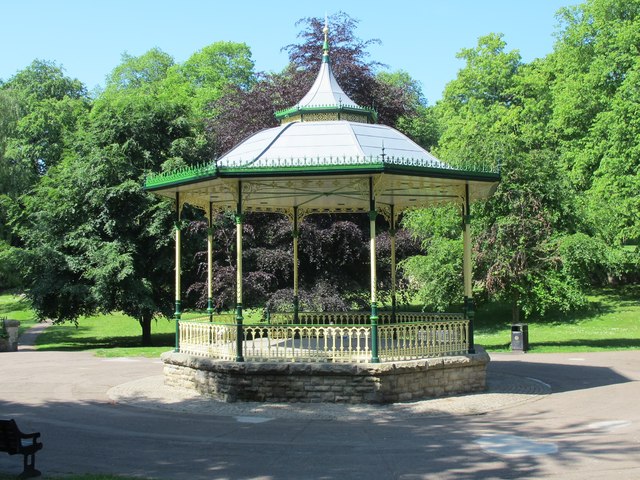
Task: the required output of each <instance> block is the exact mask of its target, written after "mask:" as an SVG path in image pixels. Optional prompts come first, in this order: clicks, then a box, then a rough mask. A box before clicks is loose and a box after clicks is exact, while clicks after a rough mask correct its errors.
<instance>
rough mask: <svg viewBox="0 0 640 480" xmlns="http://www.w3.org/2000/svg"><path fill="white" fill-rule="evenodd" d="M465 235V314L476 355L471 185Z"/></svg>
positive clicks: (465, 214) (465, 199) (472, 348)
mask: <svg viewBox="0 0 640 480" xmlns="http://www.w3.org/2000/svg"><path fill="white" fill-rule="evenodd" d="M463 227H464V230H463V233H462V239H463V243H464V257H463V269H462V270H463V280H464V314H465V317H466V318H467V319H468V320H469V353H475V345H474V339H473V320H474V317H475V311H474V308H473V290H472V287H471V280H472V264H471V210H470V207H469V185H468V184H467V185H466V186H465V196H464V207H463Z"/></svg>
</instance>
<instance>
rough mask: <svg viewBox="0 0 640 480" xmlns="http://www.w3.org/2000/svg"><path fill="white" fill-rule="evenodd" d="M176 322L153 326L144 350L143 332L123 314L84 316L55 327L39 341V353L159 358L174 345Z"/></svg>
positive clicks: (164, 322)
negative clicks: (88, 353) (79, 351)
mask: <svg viewBox="0 0 640 480" xmlns="http://www.w3.org/2000/svg"><path fill="white" fill-rule="evenodd" d="M175 331H176V327H175V323H174V322H173V321H169V320H166V319H159V320H155V321H154V322H153V323H152V324H151V343H152V345H153V346H151V347H141V346H140V339H141V336H142V329H141V328H140V324H139V323H138V321H137V320H135V319H134V318H131V317H129V316H127V315H123V314H121V313H114V314H111V315H96V316H92V317H82V318H80V319H79V320H78V326H77V327H76V326H75V325H74V324H72V323H66V324H60V325H52V326H51V327H49V328H47V329H46V330H45V331H44V332H43V333H42V334H41V335H40V336H39V337H38V340H37V348H38V350H67V351H70V350H94V351H95V354H96V355H97V356H100V357H132V356H140V357H159V356H160V354H161V353H163V352H166V351H167V350H170V349H171V348H172V347H173V346H174V345H175Z"/></svg>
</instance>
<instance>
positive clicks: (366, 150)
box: [145, 25, 500, 403]
mask: <svg viewBox="0 0 640 480" xmlns="http://www.w3.org/2000/svg"><path fill="white" fill-rule="evenodd" d="M324 33H325V41H324V45H323V56H322V64H321V67H320V71H319V73H318V76H317V78H316V80H315V83H314V84H313V86H312V87H311V90H310V91H309V92H308V93H307V94H306V95H305V96H304V97H303V98H302V99H301V100H300V101H299V102H298V103H297V104H296V105H295V106H293V107H291V108H289V109H286V110H283V111H279V112H277V113H276V118H277V119H279V120H280V126H278V127H275V128H270V129H266V130H263V131H260V132H258V133H256V134H255V135H253V136H251V137H249V138H248V139H246V140H245V141H243V142H242V143H240V144H239V145H237V146H236V147H234V148H233V149H232V150H230V151H229V152H227V153H226V154H225V155H223V156H222V157H221V158H218V159H217V160H215V161H212V162H211V163H209V164H205V165H199V166H195V167H188V168H183V169H180V170H177V171H172V172H165V173H161V174H158V175H154V176H151V177H149V178H148V179H147V181H146V184H145V188H146V189H147V190H148V191H151V192H154V193H156V194H158V195H161V196H163V197H168V198H170V199H172V200H174V201H175V204H176V231H175V235H176V237H175V244H176V260H175V261H176V279H175V283H176V285H175V293H176V297H175V305H176V313H175V318H176V348H175V351H174V352H169V353H167V354H165V355H163V361H164V362H165V382H166V383H167V384H170V385H178V386H182V387H188V388H193V389H196V390H198V391H200V392H201V393H203V394H206V395H211V396H213V397H215V398H219V399H222V400H226V401H236V400H254V401H307V402H309V401H325V402H334V401H337V402H351V403H359V402H367V403H381V402H393V401H402V400H414V399H419V398H425V397H430V396H438V395H445V394H452V393H461V392H469V391H477V390H481V389H483V388H484V386H485V375H486V365H487V363H488V361H489V359H488V356H487V355H486V353H484V351H482V350H481V349H479V348H478V349H476V347H475V346H474V341H473V317H474V312H473V301H472V290H471V271H472V263H471V262H472V258H471V237H470V221H471V215H470V204H471V203H472V202H473V201H476V200H481V199H486V198H488V197H489V196H490V195H492V194H493V192H494V191H495V189H496V187H497V185H498V182H499V179H500V176H499V173H498V172H497V171H495V170H493V169H491V168H482V167H479V166H478V165H479V164H480V162H469V164H468V165H462V166H460V165H457V166H456V167H453V166H451V165H448V164H446V163H444V162H442V161H440V160H438V159H437V158H436V157H434V156H433V155H431V154H430V153H429V152H427V151H426V150H424V149H423V148H421V147H420V146H419V145H417V144H416V143H414V142H413V141H411V140H410V139H409V138H407V137H406V136H404V135H403V134H401V133H400V132H398V131H397V130H394V129H393V128H390V127H388V126H385V125H379V124H377V123H376V120H377V115H376V112H375V111H374V110H372V109H369V108H364V107H361V106H359V105H357V104H356V103H355V102H353V101H352V100H351V99H350V98H349V97H348V96H347V95H346V94H345V92H344V91H343V90H342V89H341V87H340V85H339V84H338V83H337V81H336V79H335V77H334V75H333V73H332V70H331V63H330V55H329V43H328V39H327V33H328V28H327V26H326V25H325V29H324ZM442 203H455V204H457V205H459V206H460V211H461V221H462V222H463V225H464V230H463V242H464V258H463V282H464V299H463V305H464V307H463V311H462V312H460V313H446V314H445V313H422V312H418V313H416V312H413V313H409V312H402V311H399V310H398V308H397V305H396V301H395V297H396V268H395V266H396V260H395V232H396V228H397V222H398V218H399V216H400V215H401V213H402V212H403V211H405V210H407V209H413V208H427V207H429V206H433V205H437V204H442ZM185 204H190V205H192V206H195V207H197V208H199V209H201V210H202V211H204V213H205V215H206V217H207V219H208V222H209V230H208V272H207V276H208V297H209V302H208V312H207V315H205V316H203V317H202V318H195V319H189V320H188V321H186V320H184V319H182V318H181V317H182V307H181V282H180V271H181V252H180V250H181V246H180V245H181V222H180V219H181V212H182V208H183V206H184V205H185ZM218 211H233V212H235V219H236V225H237V230H236V235H237V246H236V249H237V260H236V262H237V265H236V270H237V280H236V281H237V286H236V290H237V291H236V309H235V313H234V314H214V311H213V308H212V278H213V272H212V256H213V253H212V252H213V248H214V245H213V230H212V228H213V227H212V223H213V222H212V219H213V214H214V212H218ZM247 212H266V213H277V214H283V215H286V216H287V217H288V218H289V219H290V221H291V224H292V232H293V258H294V262H293V293H294V300H293V308H292V311H291V312H289V313H272V314H271V315H270V316H268V318H265V319H263V321H260V322H252V323H248V322H246V321H245V319H244V318H243V307H242V305H243V291H242V230H243V220H244V214H245V213H247ZM322 213H362V214H366V215H368V216H369V220H370V252H371V253H370V255H371V256H370V267H371V268H370V271H371V275H370V276H371V279H370V280H371V282H370V293H371V308H370V311H367V312H304V311H300V309H299V305H298V232H299V225H300V223H301V222H302V220H303V219H304V218H305V217H306V216H308V215H310V214H322ZM378 215H382V216H383V217H384V218H385V219H386V220H387V221H388V223H389V225H390V235H391V306H390V310H389V311H379V310H378V292H377V283H378V282H377V275H376V217H377V216H378ZM476 350H478V351H476Z"/></svg>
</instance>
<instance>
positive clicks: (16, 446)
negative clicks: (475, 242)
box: [0, 420, 42, 478]
mask: <svg viewBox="0 0 640 480" xmlns="http://www.w3.org/2000/svg"><path fill="white" fill-rule="evenodd" d="M38 437H40V433H39V432H37V433H22V432H21V431H20V429H19V428H18V425H17V424H16V421H15V420H0V452H7V453H8V454H9V455H24V471H23V472H22V473H21V474H20V476H19V477H18V478H31V477H37V476H39V475H40V472H39V471H38V470H36V452H37V451H38V450H40V449H41V448H42V442H38ZM28 457H31V461H28Z"/></svg>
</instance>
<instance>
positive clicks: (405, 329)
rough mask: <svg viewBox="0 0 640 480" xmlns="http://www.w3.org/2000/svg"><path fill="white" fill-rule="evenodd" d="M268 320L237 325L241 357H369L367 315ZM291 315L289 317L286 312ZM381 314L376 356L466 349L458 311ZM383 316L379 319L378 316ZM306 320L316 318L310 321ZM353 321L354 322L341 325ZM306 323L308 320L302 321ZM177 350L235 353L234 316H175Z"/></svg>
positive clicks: (465, 325)
mask: <svg viewBox="0 0 640 480" xmlns="http://www.w3.org/2000/svg"><path fill="white" fill-rule="evenodd" d="M278 315H283V317H276V318H273V317H272V318H271V323H260V324H244V325H243V326H242V335H243V338H242V350H243V352H242V356H243V357H244V359H245V361H256V362H273V361H280V362H349V363H366V362H370V361H371V356H372V346H371V325H370V324H369V323H368V322H366V323H365V321H364V318H365V317H367V320H368V321H369V319H368V314H365V313H362V312H355V313H342V312H339V313H314V314H311V313H307V312H305V313H304V314H300V316H299V321H300V323H298V324H292V323H289V322H285V321H284V320H288V319H289V318H288V317H284V315H287V314H278ZM291 318H292V317H291ZM391 318H393V317H392V316H391V314H387V313H383V314H381V315H380V319H381V322H380V323H381V324H380V325H379V326H378V355H379V358H380V360H381V361H400V360H412V359H420V358H431V357H439V356H446V355H460V354H464V353H466V352H467V351H468V345H469V344H468V338H469V322H468V320H465V319H464V318H463V316H462V314H435V313H420V312H418V313H396V314H395V320H396V321H395V322H394V323H390V319H391ZM382 319H384V320H382ZM311 321H315V322H316V323H315V324H312V323H311ZM346 321H352V322H358V323H351V324H345V323H343V322H346ZM302 322H308V323H302ZM179 327H180V328H179V332H180V338H179V350H180V352H182V353H186V354H190V355H196V356H202V357H210V358H215V359H218V360H234V359H236V358H237V350H236V349H237V343H238V342H237V337H236V335H237V331H238V330H237V326H236V323H235V317H234V316H233V315H225V316H220V315H218V316H214V317H213V321H209V317H200V318H196V319H192V320H188V321H186V320H183V321H180V325H179Z"/></svg>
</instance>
